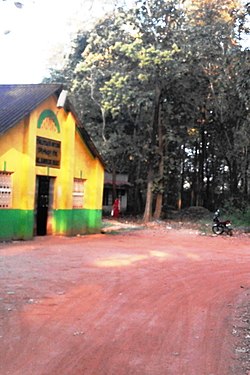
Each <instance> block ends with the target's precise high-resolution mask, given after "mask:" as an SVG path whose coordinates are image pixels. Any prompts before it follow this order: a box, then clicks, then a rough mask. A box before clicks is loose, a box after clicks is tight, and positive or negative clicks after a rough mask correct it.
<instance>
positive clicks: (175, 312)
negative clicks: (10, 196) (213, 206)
mask: <svg viewBox="0 0 250 375" xmlns="http://www.w3.org/2000/svg"><path fill="white" fill-rule="evenodd" d="M249 302H250V237H247V236H245V237H243V236H239V237H228V236H221V237H212V236H201V235H199V234H197V233H196V232H195V231H190V230H187V229H186V230H181V231H180V230H173V229H170V228H168V227H166V228H165V227H164V228H160V229H159V228H158V229H157V228H150V229H145V230H138V231H127V232H124V233H121V234H119V235H112V234H100V235H93V236H84V237H76V238H61V237H59V238H58V237H37V238H36V239H35V240H34V241H28V242H17V243H9V244H1V245H0V374H1V375H8V374H10V375H241V374H249V373H250V372H248V370H249V371H250V369H249V367H247V366H248V365H249V362H248V363H247V361H248V360H247V359H246V355H247V352H246V348H243V347H242V337H240V336H242V335H240V332H246V330H248V329H249V320H248V322H247V319H246V313H245V308H246V306H247V305H248V304H249ZM242 314H243V315H242ZM244 317H245V320H244V319H243V318H244ZM247 325H248V326H247ZM248 333H249V331H248ZM245 339H247V336H246V335H245ZM248 354H249V353H248ZM242 355H243V356H245V363H244V366H243V365H242V363H243V362H242V360H241V358H242ZM248 358H249V357H248Z"/></svg>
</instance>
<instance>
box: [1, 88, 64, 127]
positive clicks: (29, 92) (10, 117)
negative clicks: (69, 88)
mask: <svg viewBox="0 0 250 375" xmlns="http://www.w3.org/2000/svg"><path fill="white" fill-rule="evenodd" d="M61 89H62V85H60V84H49V85H47V84H31V85H0V134H2V133H4V132H6V130H8V129H9V128H11V127H12V126H14V125H16V124H17V123H18V122H19V121H21V120H22V119H23V118H24V117H25V116H27V115H28V114H29V113H30V112H31V111H33V110H34V109H35V108H36V107H37V106H38V105H39V104H40V103H42V102H43V101H44V100H45V99H47V98H48V97H49V96H50V95H53V94H57V95H58V94H59V92H60V91H61Z"/></svg>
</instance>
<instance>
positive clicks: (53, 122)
mask: <svg viewBox="0 0 250 375" xmlns="http://www.w3.org/2000/svg"><path fill="white" fill-rule="evenodd" d="M37 127H38V128H39V129H40V128H43V129H47V130H51V131H56V132H57V133H60V125H59V121H58V119H57V117H56V115H55V113H54V112H53V111H51V109H45V110H44V111H43V112H42V113H41V114H40V116H39V119H38V122H37Z"/></svg>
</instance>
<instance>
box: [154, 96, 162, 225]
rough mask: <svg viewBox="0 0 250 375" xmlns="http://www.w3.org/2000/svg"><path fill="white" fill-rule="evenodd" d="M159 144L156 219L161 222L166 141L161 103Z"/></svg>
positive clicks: (159, 111) (159, 110)
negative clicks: (164, 139) (164, 138)
mask: <svg viewBox="0 0 250 375" xmlns="http://www.w3.org/2000/svg"><path fill="white" fill-rule="evenodd" d="M158 144H159V155H160V162H159V186H158V192H157V196H156V205H155V211H154V219H155V220H159V219H160V217H161V210H162V202H163V190H164V189H163V185H164V141H163V129H162V121H161V105H160V103H159V109H158Z"/></svg>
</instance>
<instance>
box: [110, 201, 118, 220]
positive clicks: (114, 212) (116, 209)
mask: <svg viewBox="0 0 250 375" xmlns="http://www.w3.org/2000/svg"><path fill="white" fill-rule="evenodd" d="M119 214H120V199H119V198H116V199H115V201H114V204H113V208H112V213H111V215H112V216H113V217H115V218H118V217H119Z"/></svg>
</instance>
